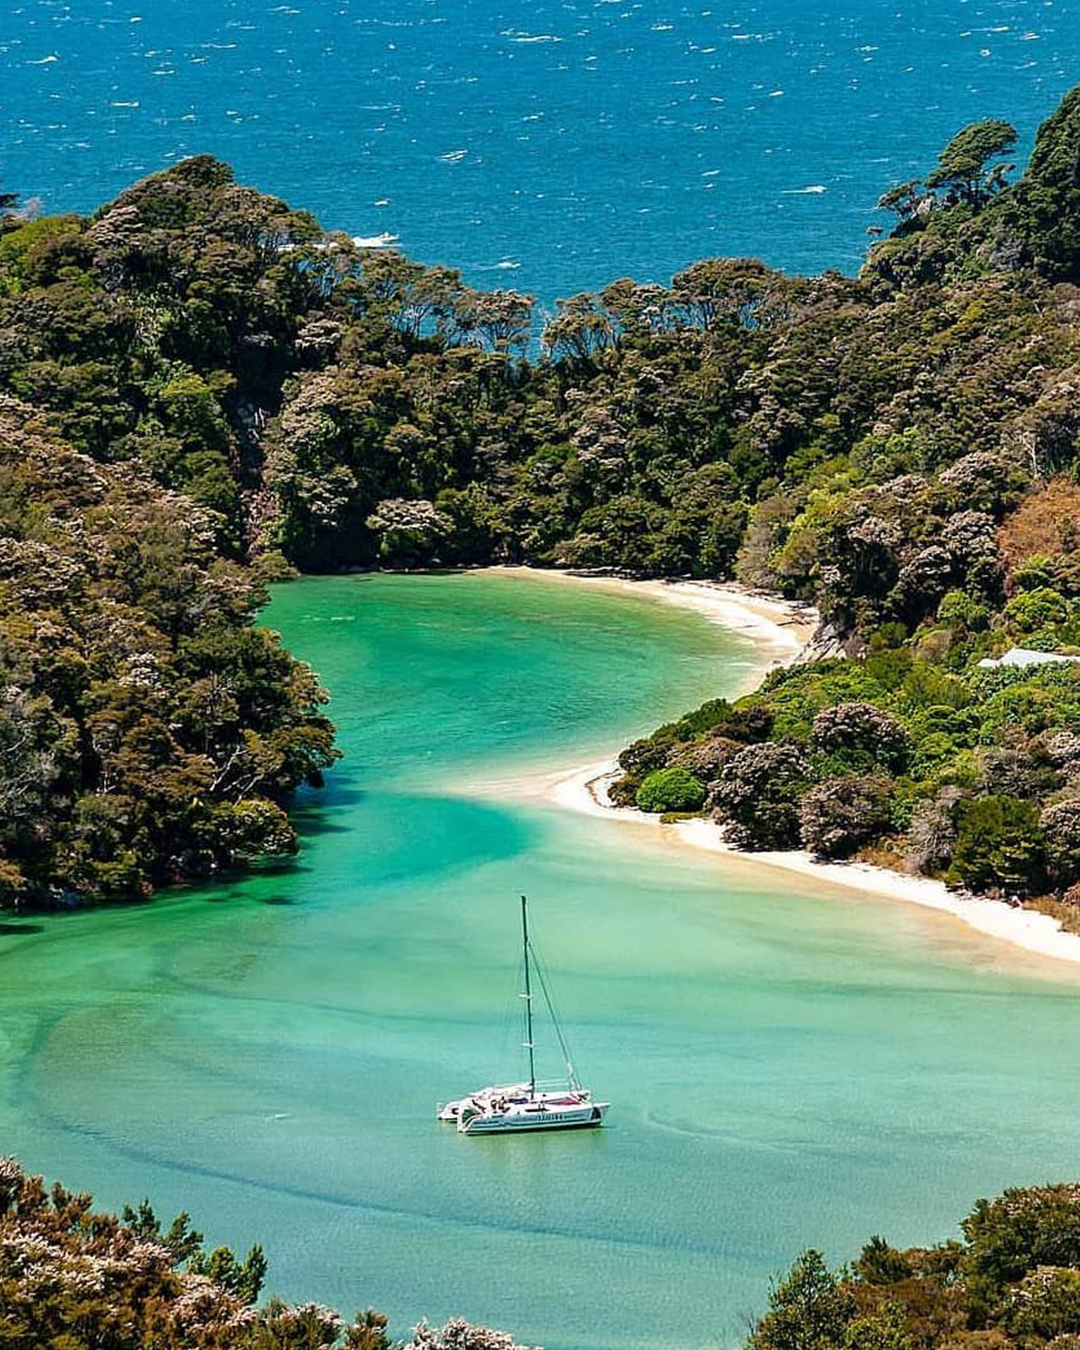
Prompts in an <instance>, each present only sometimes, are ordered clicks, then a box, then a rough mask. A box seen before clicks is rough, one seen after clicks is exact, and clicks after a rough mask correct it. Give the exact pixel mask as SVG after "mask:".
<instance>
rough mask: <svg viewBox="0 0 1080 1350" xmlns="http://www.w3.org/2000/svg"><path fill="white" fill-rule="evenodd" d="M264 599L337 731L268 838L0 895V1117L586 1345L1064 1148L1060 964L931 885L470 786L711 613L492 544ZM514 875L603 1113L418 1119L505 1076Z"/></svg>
mask: <svg viewBox="0 0 1080 1350" xmlns="http://www.w3.org/2000/svg"><path fill="white" fill-rule="evenodd" d="M268 617H269V621H270V622H271V623H272V624H273V625H275V626H276V627H278V628H280V629H281V630H282V631H283V632H284V634H285V636H286V638H287V640H288V642H289V644H290V645H291V646H292V648H293V649H294V650H296V651H298V652H300V653H302V654H303V655H304V656H306V657H307V658H308V659H310V660H311V661H313V662H314V663H315V664H316V665H317V666H318V668H319V669H320V670H321V671H322V672H323V674H324V676H325V679H326V681H327V683H328V684H329V685H330V686H331V687H332V689H333V690H334V693H335V699H334V703H333V706H332V711H333V715H334V717H335V719H336V721H337V722H338V724H339V726H340V728H341V741H342V745H343V748H344V749H345V750H346V752H347V759H346V760H345V761H344V763H343V764H342V765H341V766H340V767H339V768H338V769H337V770H335V771H334V773H333V774H332V776H331V779H330V783H329V786H328V788H327V791H326V793H325V797H324V799H323V802H322V805H321V806H320V807H319V808H318V809H315V808H311V809H310V810H309V811H308V813H307V815H306V822H305V825H306V828H305V847H304V852H303V855H302V857H301V859H300V860H299V862H298V863H296V864H294V865H289V866H286V867H282V868H276V869H272V870H269V871H267V872H265V873H263V874H261V875H259V876H257V877H254V878H251V879H249V880H247V881H243V882H238V883H236V884H231V885H223V886H220V887H216V888H212V889H207V890H199V891H192V892H189V893H187V894H186V895H181V896H179V897H171V898H165V899H162V900H160V901H158V902H156V903H155V904H153V905H152V906H150V907H145V908H139V909H125V910H118V911H115V912H106V913H91V914H78V915H72V916H68V917H63V918H47V919H44V920H41V921H40V922H39V923H38V924H37V925H33V926H29V925H28V927H27V929H26V930H25V931H18V929H19V925H9V928H8V930H6V931H5V932H4V933H3V934H2V935H0V943H2V944H3V945H2V947H0V1050H2V1054H0V1147H2V1149H3V1150H4V1151H8V1150H10V1151H15V1152H17V1153H18V1154H20V1155H21V1156H22V1157H24V1158H25V1159H26V1161H27V1162H28V1163H29V1164H32V1165H33V1166H34V1167H35V1168H37V1169H40V1170H43V1171H45V1172H47V1173H48V1174H49V1175H53V1176H60V1177H62V1178H64V1179H65V1180H66V1181H67V1182H68V1183H69V1184H72V1185H78V1186H86V1187H88V1188H92V1189H93V1190H94V1191H95V1192H96V1193H97V1195H98V1196H99V1198H100V1199H101V1200H102V1201H104V1202H106V1203H108V1204H110V1205H117V1204H120V1203H123V1202H124V1201H126V1200H133V1199H138V1198H139V1197H141V1196H142V1195H144V1194H145V1195H149V1196H151V1197H152V1198H153V1200H154V1202H155V1204H156V1205H157V1206H158V1208H159V1210H161V1211H164V1212H170V1213H171V1212H173V1211H175V1210H176V1209H178V1208H180V1207H185V1208H188V1209H190V1210H191V1211H192V1213H193V1214H194V1215H195V1217H196V1219H197V1221H198V1223H199V1225H200V1226H201V1227H204V1228H205V1229H206V1231H207V1234H208V1236H209V1238H210V1239H211V1240H212V1241H214V1242H230V1243H233V1244H235V1245H238V1246H244V1245H245V1244H247V1243H249V1242H251V1241H253V1240H260V1241H262V1242H263V1243H264V1244H265V1245H266V1247H267V1248H268V1250H269V1252H270V1255H271V1275H270V1287H271V1288H272V1289H273V1290H276V1291H279V1292H281V1293H283V1294H285V1295H288V1296H306V1297H314V1298H317V1299H320V1300H324V1301H327V1302H330V1303H334V1304H338V1305H343V1306H344V1307H345V1308H346V1309H348V1310H351V1309H352V1308H353V1307H355V1306H356V1305H359V1304H365V1303H369V1302H370V1303H373V1304H375V1305H376V1306H379V1307H383V1308H386V1309H387V1310H389V1311H390V1312H391V1314H392V1315H393V1319H394V1324H395V1327H396V1328H397V1329H398V1330H402V1331H403V1330H405V1329H406V1328H407V1327H408V1326H409V1325H410V1324H411V1323H412V1322H414V1321H415V1320H417V1319H418V1318H419V1317H420V1316H421V1315H425V1314H426V1315H427V1316H429V1317H430V1318H439V1319H442V1318H444V1317H446V1316H448V1315H450V1314H454V1313H458V1312H465V1313H467V1314H468V1315H470V1316H471V1317H473V1318H476V1319H482V1320H485V1321H488V1322H491V1323H494V1324H496V1325H501V1326H505V1327H507V1328H509V1329H512V1330H513V1331H514V1332H515V1333H516V1334H517V1335H518V1336H519V1337H520V1338H521V1339H523V1340H524V1341H525V1342H526V1343H529V1344H537V1343H538V1344H544V1345H548V1346H560V1347H577V1346H580V1347H586V1346H588V1347H598V1348H602V1350H614V1348H616V1347H618V1348H619V1350H622V1348H624V1347H637V1346H642V1347H644V1346H650V1347H670V1348H671V1350H676V1347H678V1350H688V1348H692V1347H704V1346H715V1345H717V1344H721V1345H731V1344H735V1343H736V1342H737V1341H738V1340H739V1339H740V1336H741V1334H742V1332H743V1330H744V1325H745V1316H746V1314H748V1313H749V1312H751V1311H753V1310H754V1309H758V1308H760V1307H761V1305H762V1301H763V1298H764V1296H765V1293H766V1290H767V1285H768V1278H769V1276H770V1274H771V1273H772V1272H774V1271H776V1270H778V1269H780V1268H782V1267H784V1266H785V1265H786V1264H787V1263H788V1262H789V1261H790V1260H791V1259H792V1258H793V1257H794V1256H795V1254H796V1253H797V1252H798V1250H799V1249H800V1248H801V1247H802V1246H803V1245H805V1244H807V1243H811V1242H812V1243H815V1244H817V1245H819V1246H821V1247H823V1248H824V1249H825V1250H826V1252H827V1253H828V1255H829V1256H830V1258H832V1259H833V1260H836V1261H840V1260H842V1259H846V1258H848V1257H850V1256H852V1255H853V1254H854V1253H855V1252H856V1251H857V1249H858V1246H859V1244H860V1243H861V1241H862V1240H863V1239H864V1238H865V1237H867V1236H868V1235H869V1234H870V1233H871V1232H874V1231H881V1232H884V1233H885V1234H886V1235H887V1236H889V1237H890V1238H891V1239H893V1240H894V1241H898V1242H911V1241H916V1240H919V1241H929V1240H933V1239H937V1238H943V1237H945V1236H947V1235H949V1234H950V1233H952V1232H953V1231H955V1223H956V1220H957V1219H958V1217H959V1216H960V1215H961V1214H962V1213H964V1212H966V1210H967V1208H968V1207H969V1206H970V1204H971V1202H972V1201H973V1200H974V1199H975V1198H976V1197H977V1196H979V1195H982V1194H988V1193H992V1192H994V1191H996V1190H998V1189H999V1188H1001V1187H1003V1186H1005V1185H1007V1184H1021V1183H1030V1182H1039V1181H1045V1180H1047V1179H1051V1178H1060V1177H1066V1176H1075V1175H1076V1164H1077V1156H1078V1146H1080V1123H1078V1122H1080V1082H1078V1078H1077V1074H1076V1070H1075V1046H1076V1032H1077V1027H1078V1025H1080V998H1078V988H1077V986H1076V984H1075V983H1069V982H1066V980H1065V979H1064V978H1062V979H1061V980H1058V979H1056V978H1054V977H1053V976H1052V975H1047V974H1045V973H1042V974H1040V973H1039V972H1038V971H1037V969H1036V967H1034V966H1033V965H1032V964H1030V963H1027V962H1026V961H1025V959H1024V958H1022V957H1019V956H1013V955H1010V953H1009V952H1008V950H1007V949H1005V948H1003V947H999V946H997V945H995V944H992V943H990V942H989V941H984V940H983V939H981V938H978V937H975V936H971V935H969V934H968V933H967V932H966V931H965V930H963V929H961V928H960V927H959V925H956V924H955V923H954V922H953V921H951V920H949V919H947V918H945V917H943V916H939V915H934V914H927V913H925V912H923V911H920V910H917V909H914V908H911V907H904V906H901V905H896V904H891V903H888V902H884V901H876V900H874V899H872V898H869V897H862V896H859V895H857V894H855V893H854V892H844V891H834V892H830V891H826V890H822V889H819V888H816V887H815V886H814V885H806V884H801V883H799V882H798V881H797V880H794V881H793V880H791V879H789V878H787V877H785V876H784V875H783V874H777V873H774V872H771V871H769V870H767V869H760V868H757V867H755V866H753V865H747V864H740V865H731V864H728V863H726V862H725V861H723V860H720V859H716V858H713V857H710V856H709V855H707V854H700V855H699V854H697V853H694V852H692V851H688V850H685V849H681V848H677V847H675V846H669V845H666V844H664V843H663V842H661V841H660V839H659V837H658V834H657V832H655V831H649V830H647V829H645V828H642V827H626V826H623V825H620V824H618V823H615V822H605V821H597V820H594V819H591V818H589V817H585V816H578V815H575V814H571V813H568V812H564V811H562V810H560V809H558V808H555V807H547V806H545V805H544V804H543V803H542V802H534V803H532V804H530V803H528V802H526V801H521V802H515V801H513V800H511V799H510V798H506V799H505V800H503V801H500V800H499V799H498V798H497V797H493V796H492V795H491V794H490V793H486V794H485V793H479V792H477V793H474V792H473V791H472V789H471V788H470V786H469V785H471V784H482V783H485V782H487V783H490V782H491V781H492V780H497V779H506V778H513V777H514V776H515V775H517V774H521V773H523V772H525V771H528V772H530V773H531V772H533V771H534V770H535V768H536V766H537V765H538V764H541V763H546V764H547V765H548V766H552V765H559V764H575V763H579V762H582V761H588V760H590V759H591V758H593V757H595V756H597V755H600V754H602V753H603V752H604V751H606V750H608V749H610V748H611V747H612V746H614V745H616V744H618V743H620V742H621V741H623V740H624V739H625V738H626V737H627V736H629V735H630V734H633V733H635V732H638V731H640V730H644V729H645V728H646V727H647V726H649V725H650V724H651V723H652V722H654V721H655V720H656V717H657V716H659V715H663V714H665V713H669V712H675V711H678V710H681V709H682V708H684V707H686V706H688V705H690V704H693V703H694V702H695V701H697V700H698V699H699V698H701V697H703V696H705V695H707V694H715V693H718V692H722V691H723V690H725V689H730V688H733V687H734V686H735V685H736V684H738V683H739V682H741V680H742V679H743V678H745V676H746V674H747V671H748V668H749V663H750V660H751V653H750V651H749V649H748V647H747V645H746V643H745V641H744V640H742V639H738V638H735V637H733V636H731V635H729V634H728V633H726V632H725V631H724V630H723V629H721V628H718V627H716V626H713V625H710V624H709V623H708V622H706V621H705V620H704V619H703V618H702V617H701V616H700V615H698V614H695V613H690V612H684V611H682V610H678V609H675V608H673V607H668V606H666V605H662V604H658V603H656V602H652V601H648V600H645V599H643V598H639V597H636V596H623V595H615V594H612V593H608V592H601V591H597V590H592V589H590V588H586V587H580V588H575V587H572V586H570V585H569V584H567V583H565V582H563V583H560V582H558V581H556V580H551V579H544V578H529V577H523V576H513V575H511V576H507V575H501V576H500V575H490V574H488V575H485V574H469V575H464V576H455V577H427V578H419V577H413V578H402V577H350V578H322V579H310V580H305V581H301V582H298V583H295V584H291V585H289V586H286V587H283V588H281V589H280V590H279V591H278V593H277V595H276V597H275V599H274V602H273V605H272V607H271V610H270V612H269V616H268ZM521 890H527V891H528V892H529V894H530V896H531V897H532V901H533V912H534V921H535V927H536V931H537V936H538V940H539V943H540V945H541V948H542V951H543V953H544V955H545V957H546V960H547V964H548V966H549V967H550V968H551V970H552V971H553V973H554V974H555V976H556V994H557V997H558V1000H559V1003H560V1005H561V1011H562V1014H563V1017H564V1020H565V1022H566V1024H567V1027H568V1030H569V1031H570V1033H571V1039H572V1042H573V1043H574V1045H575V1047H576V1049H577V1053H578V1055H579V1068H580V1069H581V1072H582V1073H583V1075H584V1076H585V1077H586V1079H587V1080H588V1081H589V1082H590V1083H591V1084H592V1085H593V1086H594V1088H595V1089H596V1090H598V1091H600V1092H602V1093H603V1094H604V1095H606V1096H609V1097H610V1098H611V1099H612V1100H613V1102H614V1103H615V1105H614V1108H613V1111H612V1115H611V1125H610V1128H608V1129H605V1130H603V1131H599V1132H591V1133H586V1134H576V1135H569V1136H559V1135H540V1136H534V1137H531V1138H525V1139H505V1138H503V1139H499V1138H491V1139H469V1138H465V1137H462V1136H459V1135H458V1134H457V1133H456V1132H455V1131H454V1130H453V1129H452V1128H448V1127H445V1126H439V1125H437V1124H436V1123H435V1121H434V1120H433V1118H432V1111H433V1107H434V1104H435V1101H436V1099H437V1098H440V1097H443V1098H445V1097H447V1096H450V1095H454V1094H455V1093H456V1092H457V1091H458V1090H460V1089H461V1088H463V1087H468V1086H472V1085H475V1084H477V1083H479V1082H483V1081H486V1080H488V1079H490V1078H491V1077H493V1076H502V1075H504V1074H510V1073H514V1072H515V1071H516V1068H517V1064H518V1055H519V1054H520V1050H519V1049H518V1048H516V1043H517V1041H518V1040H519V1033H518V1031H517V1027H516V1015H517V1012H518V1009H519V1006H520V1005H519V1004H518V1003H517V1001H516V1000H515V999H514V997H513V993H514V989H515V983H516V980H515V976H516V957H517V907H516V897H517V894H518V892H519V891H521ZM33 927H37V928H38V930H39V931H32V929H33ZM546 1067H549V1068H554V1067H556V1066H555V1064H554V1063H553V1061H552V1060H551V1058H550V1057H547V1059H546Z"/></svg>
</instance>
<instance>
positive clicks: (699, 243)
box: [0, 0, 1080, 303]
mask: <svg viewBox="0 0 1080 1350" xmlns="http://www.w3.org/2000/svg"><path fill="white" fill-rule="evenodd" d="M1078 17H1080V15H1078V7H1077V3H1076V0H904V3H902V4H896V3H893V0H861V2H860V3H858V4H855V3H853V0H737V3H731V4H724V5H713V4H711V3H701V2H700V0H699V2H698V3H694V4H687V3H685V2H684V0H671V2H670V3H658V2H657V0H534V2H533V3H531V4H529V5H528V6H522V5H520V4H512V3H509V0H486V2H485V3H483V4H480V3H477V2H476V0H295V3H291V2H290V3H276V2H274V0H255V3H251V0H153V3H146V4H143V3H141V2H140V0H81V2H80V3H79V4H72V3H68V2H67V0H23V3H19V4H13V3H8V4H5V5H2V6H0V172H2V173H3V176H4V178H5V180H7V182H8V183H9V184H10V185H12V186H14V187H18V188H19V189H21V190H23V191H25V192H26V193H36V194H39V195H40V196H41V197H43V198H44V200H45V202H46V205H47V207H48V208H49V209H50V210H71V209H83V210H86V209H92V208H95V207H97V206H98V205H100V204H101V203H102V202H103V201H104V200H106V199H107V198H108V197H109V196H110V195H112V194H115V193H116V192H117V191H119V190H120V189H121V188H123V187H125V186H127V184H128V183H129V182H130V181H131V180H132V179H134V178H136V177H140V176H142V175H143V174H145V173H149V172H151V171H153V170H156V169H160V168H162V167H164V166H165V165H167V164H169V163H171V162H173V161H174V160H176V159H179V158H181V157H183V156H184V155H189V154H193V153H198V152H209V153H212V154H215V155H218V156H219V157H221V158H223V159H227V160H229V161H230V162H231V163H233V164H234V165H235V166H236V169H237V171H238V173H239V175H240V176H241V178H243V179H244V180H246V181H249V182H252V183H254V184H256V185H257V186H259V187H261V188H263V189H264V190H265V191H268V192H276V193H278V194H280V195H283V196H285V197H287V198H289V199H291V200H292V201H293V202H295V203H296V204H297V205H301V206H306V207H308V208H310V209H312V210H314V211H315V212H316V213H317V214H318V215H319V216H320V218H321V219H322V220H323V222H324V224H326V225H327V226H330V227H333V228H341V229H346V230H349V231H350V232H352V233H354V234H357V235H360V236H365V237H375V236H378V235H382V234H387V235H393V236H399V237H400V243H401V247H403V248H404V249H405V250H406V251H408V252H409V253H410V254H412V255H413V256H414V257H417V258H421V259H425V260H427V261H430V262H444V263H448V264H452V265H457V266H460V267H462V268H463V269H464V270H465V272H466V274H467V276H468V277H469V278H470V279H471V280H472V281H473V282H474V283H475V284H481V285H490V286H495V285H507V284H512V285H514V286H516V287H518V288H519V289H522V290H526V291H528V292H530V293H535V294H537V295H538V296H539V297H540V298H541V299H542V300H544V301H545V302H547V303H551V301H552V300H553V299H554V297H555V296H556V295H568V294H570V293H572V292H573V291H575V290H580V289H583V288H589V287H597V286H599V285H602V284H604V283H605V282H607V281H610V280H612V279H614V278H615V277H620V276H627V275H631V276H635V277H637V279H638V280H640V281H647V280H657V281H667V280H668V279H669V278H670V276H671V273H672V272H673V271H674V270H676V269H677V268H679V267H681V266H684V265H685V264H686V263H688V262H691V261H693V260H694V259H696V258H699V257H704V256H710V255H715V254H723V253H727V254H753V255H757V256H760V257H763V258H765V259H766V260H767V261H769V262H771V263H773V264H774V265H777V266H780V267H784V268H788V269H791V270H799V271H819V270H821V269H822V268H825V267H840V268H842V269H844V270H849V271H850V270H854V269H855V268H856V267H857V266H858V264H859V261H860V257H861V254H862V251H863V248H864V246H865V243H866V238H865V234H864V231H865V229H866V226H867V225H868V224H869V223H870V222H871V219H872V214H871V208H872V207H873V204H874V202H875V201H876V200H877V198H878V196H879V195H880V194H881V192H883V191H884V190H885V188H887V187H889V186H891V185H892V184H893V183H894V182H900V181H904V180H906V179H909V178H912V177H915V176H917V175H919V174H921V173H925V172H926V171H927V169H928V167H929V166H930V165H932V164H933V162H934V157H935V156H936V154H937V151H938V150H939V148H940V147H941V146H942V145H943V144H944V142H945V141H946V139H947V138H948V137H949V136H950V135H951V134H952V133H953V132H954V131H955V130H956V129H957V128H958V127H960V126H962V125H963V124H964V123H966V122H969V121H971V120H973V119H975V118H980V117H990V116H997V117H1006V118H1008V119H1009V120H1010V121H1012V122H1014V123H1015V124H1016V125H1017V126H1018V127H1020V128H1021V130H1022V132H1023V133H1024V141H1023V145H1022V147H1021V153H1022V154H1023V153H1024V152H1026V148H1027V147H1028V146H1029V145H1030V138H1031V136H1032V135H1033V133H1034V130H1035V127H1036V126H1037V124H1038V123H1039V121H1041V120H1042V118H1043V117H1045V116H1047V115H1048V114H1049V112H1050V111H1051V110H1052V108H1053V106H1054V105H1055V103H1056V102H1057V101H1058V99H1059V98H1060V97H1061V95H1062V94H1063V93H1064V92H1065V90H1066V89H1068V88H1069V87H1070V86H1071V85H1072V84H1073V83H1075V82H1076V81H1077V80H1080V23H1078V22H1077V19H1078Z"/></svg>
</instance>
